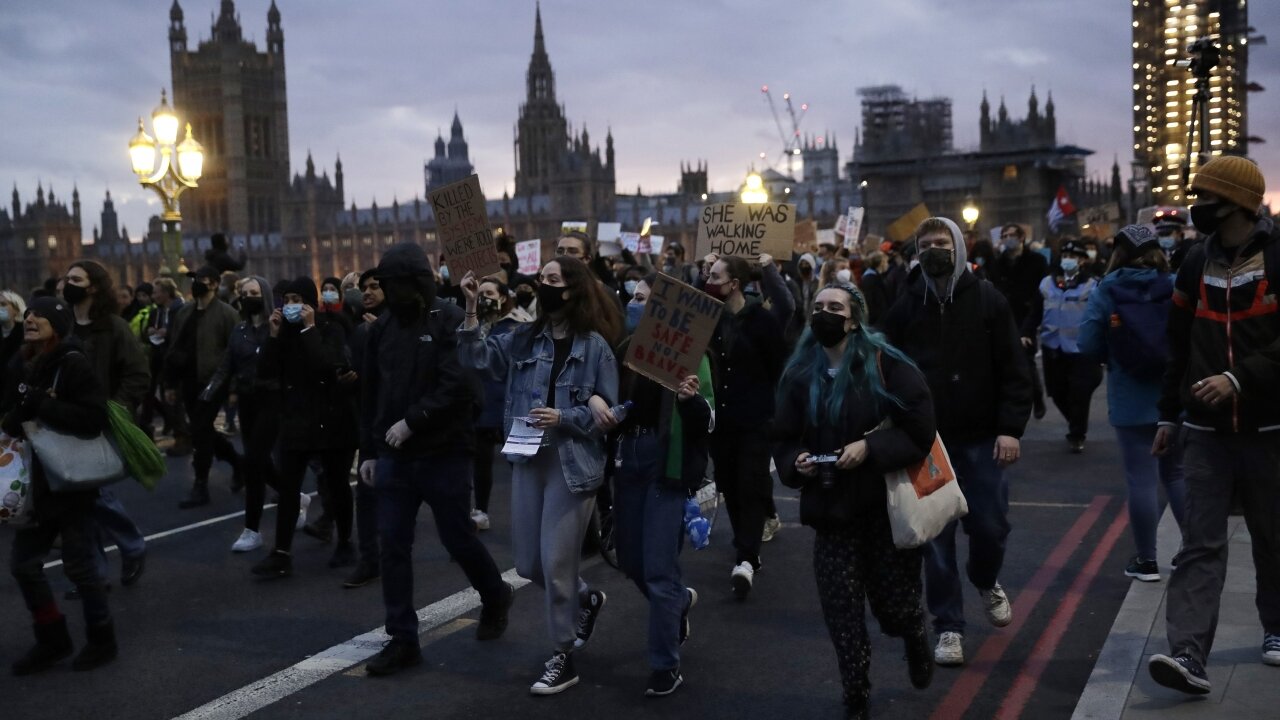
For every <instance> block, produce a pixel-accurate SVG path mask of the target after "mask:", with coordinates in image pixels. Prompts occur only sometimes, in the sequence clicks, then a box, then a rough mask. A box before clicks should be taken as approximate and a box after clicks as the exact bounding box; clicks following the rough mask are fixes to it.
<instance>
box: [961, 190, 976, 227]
mask: <svg viewBox="0 0 1280 720" xmlns="http://www.w3.org/2000/svg"><path fill="white" fill-rule="evenodd" d="M978 215H979V212H978V206H977V205H974V204H973V196H972V195H971V196H969V197H967V198H965V201H964V209H962V210H961V211H960V217H962V218H964V221H965V224H967V225H968V226H969V229H970V230H972V229H973V226H974V224H975V223H977V222H978Z"/></svg>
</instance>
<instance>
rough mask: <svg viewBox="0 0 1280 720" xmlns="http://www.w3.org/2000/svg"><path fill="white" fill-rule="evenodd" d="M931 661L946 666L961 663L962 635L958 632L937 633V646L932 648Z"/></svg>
mask: <svg viewBox="0 0 1280 720" xmlns="http://www.w3.org/2000/svg"><path fill="white" fill-rule="evenodd" d="M933 661H934V662H936V663H938V664H939V665H945V666H947V667H955V666H957V665H963V664H964V636H963V635H961V634H960V633H958V632H944V633H942V634H941V635H939V636H938V646H937V647H936V648H934V649H933Z"/></svg>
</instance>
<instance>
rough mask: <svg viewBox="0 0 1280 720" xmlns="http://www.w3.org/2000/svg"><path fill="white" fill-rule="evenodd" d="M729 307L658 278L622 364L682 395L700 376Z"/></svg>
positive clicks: (662, 276) (663, 277)
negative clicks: (690, 378) (684, 384)
mask: <svg viewBox="0 0 1280 720" xmlns="http://www.w3.org/2000/svg"><path fill="white" fill-rule="evenodd" d="M723 309H724V304H723V303H721V302H720V301H719V300H716V299H714V298H712V297H711V296H710V295H707V294H706V293H704V292H702V291H700V290H698V289H697V288H695V287H693V286H692V285H686V284H684V283H682V282H680V281H679V280H676V279H675V278H673V277H671V276H669V275H663V274H659V275H658V279H657V280H655V281H654V283H653V288H652V289H651V290H650V291H649V300H648V302H646V303H645V305H644V315H642V316H641V317H640V325H639V326H638V327H637V328H636V332H635V335H632V336H631V343H630V345H629V346H628V347H627V354H626V357H625V358H624V359H623V363H624V364H625V365H626V366H627V367H629V368H631V369H632V370H634V371H636V372H638V373H640V374H641V375H644V376H645V377H647V378H649V379H651V380H653V381H654V382H656V383H658V384H660V385H662V386H663V387H665V388H667V389H669V390H673V391H678V390H679V389H680V383H681V382H682V381H683V380H684V379H685V378H686V377H688V376H690V375H696V374H697V373H698V364H699V363H701V362H702V356H703V354H704V353H705V352H706V351H707V343H708V342H710V341H711V335H712V334H713V333H714V332H715V329H716V321H718V320H719V319H720V313H721V311H722V310H723Z"/></svg>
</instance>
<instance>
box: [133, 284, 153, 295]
mask: <svg viewBox="0 0 1280 720" xmlns="http://www.w3.org/2000/svg"><path fill="white" fill-rule="evenodd" d="M133 292H134V293H135V294H136V293H146V294H148V295H154V294H155V292H156V289H155V287H154V286H153V285H152V284H151V283H149V282H144V283H138V287H137V289H135V290H134V291H133Z"/></svg>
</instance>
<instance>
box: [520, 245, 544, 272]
mask: <svg viewBox="0 0 1280 720" xmlns="http://www.w3.org/2000/svg"><path fill="white" fill-rule="evenodd" d="M516 262H517V263H519V265H520V268H519V272H520V274H521V275H537V274H538V271H539V270H541V269H542V241H541V240H525V241H524V242H518V243H516Z"/></svg>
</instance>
